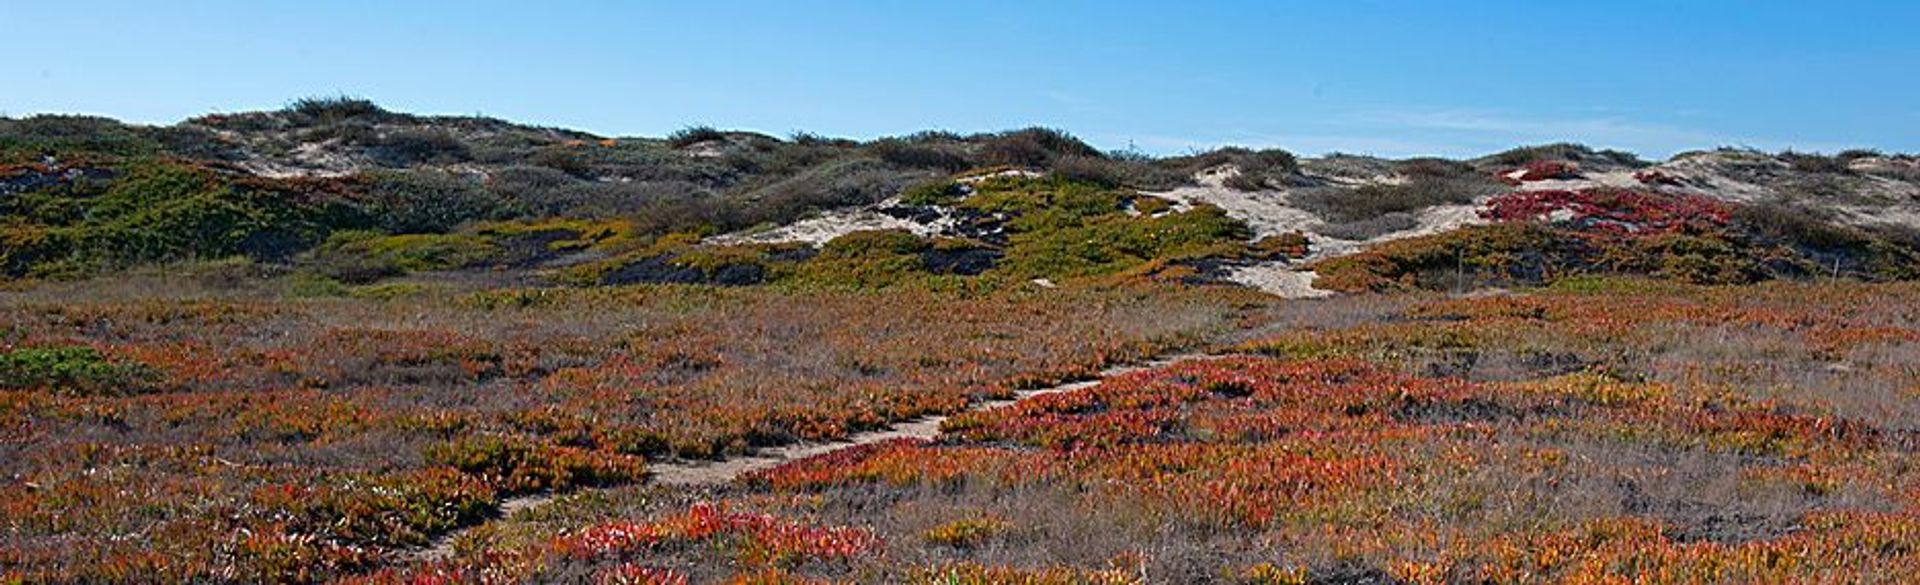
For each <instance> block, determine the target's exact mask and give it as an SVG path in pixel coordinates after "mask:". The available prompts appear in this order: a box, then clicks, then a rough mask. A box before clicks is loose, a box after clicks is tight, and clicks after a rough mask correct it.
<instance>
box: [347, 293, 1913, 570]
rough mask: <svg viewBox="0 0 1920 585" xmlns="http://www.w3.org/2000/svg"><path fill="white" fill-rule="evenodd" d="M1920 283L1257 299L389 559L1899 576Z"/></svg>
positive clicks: (568, 564) (574, 564) (643, 566)
mask: <svg viewBox="0 0 1920 585" xmlns="http://www.w3.org/2000/svg"><path fill="white" fill-rule="evenodd" d="M1916 301H1920V289H1915V288H1914V287H1913V286H1912V285H1906V284H1879V285H1875V284H1842V285H1828V284H1820V285H1789V284H1774V285H1760V286H1708V287H1702V286H1695V285H1684V284H1673V283H1663V282H1658V281H1647V280H1579V281H1568V282H1565V283H1563V284H1562V285H1560V286H1557V287H1554V288H1550V289H1542V290H1539V291H1534V292H1532V293H1530V294H1525V295H1507V296H1482V297H1460V298H1447V297H1439V296H1397V297H1344V298H1338V299H1332V300H1326V301H1313V302H1300V303H1289V304H1286V305H1277V306H1274V307H1271V308H1269V309H1268V310H1266V311H1264V314H1263V316H1262V321H1264V323H1265V325H1262V326H1259V327H1253V328H1250V329H1248V330H1245V331H1242V332H1239V333H1236V334H1233V335H1230V336H1228V337H1226V338H1221V339H1219V340H1218V341H1219V344H1217V345H1216V349H1219V350H1221V352H1223V353H1222V355H1221V356H1219V357H1215V358H1211V359H1203V360H1196V361H1188V362H1182V363H1179V364H1175V365H1171V366H1167V367H1164V368H1161V369H1157V370H1150V371H1144V372H1139V373H1134V374H1128V375H1124V376H1120V377H1117V378H1111V379H1108V380H1107V381H1105V382H1103V383H1101V384H1099V385H1097V386H1093V387H1091V388H1087V389H1084V390H1080V391H1074V392H1067V393H1060V394H1050V395H1045V396H1042V397H1037V398H1034V399H1030V400H1027V401H1023V402H1020V403H1018V404H1016V405H1013V406H1009V407H1005V408H1000V409H995V410H990V411H982V412H974V413H969V414H964V415H961V416H958V417H954V418H952V419H949V420H948V421H947V423H946V424H945V426H944V429H943V430H944V431H945V432H944V433H943V434H942V435H941V436H939V437H937V438H935V439H933V440H897V441H890V442H883V443H876V444H870V445H865V446H862V447H857V448H851V449H846V450H842V451H839V452H835V453H832V454H829V455H825V456H821V457H816V458H812V459H805V460H799V461H794V462H791V463H789V464H786V465H783V466H780V467H777V468H773V469H770V470H766V471H762V472H756V473H751V474H748V475H746V476H743V477H741V478H739V479H738V480H737V481H736V482H735V483H734V484H733V485H730V486H726V487H723V488H717V489H704V490H693V491H687V490H669V489H663V488H655V487H650V486H644V485H643V486H635V487H627V488H621V489H616V490H611V491H606V492H597V493H595V494H593V495H589V496H581V497H578V498H572V499H568V500H563V501H562V502H560V503H559V504H556V505H554V506H551V507H550V508H549V509H545V510H542V511H540V512H539V513H537V514H533V513H529V514H522V515H519V516H515V517H512V518H507V519H505V520H503V521H500V522H496V523H493V524H490V525H488V526H487V527H486V528H485V529H483V530H481V531H479V532H477V533H475V534H473V535H470V537H467V538H465V539H464V540H463V542H461V543H460V546H459V550H460V551H461V553H460V554H459V555H457V556H456V557H455V558H454V559H451V560H448V561H443V562H437V563H431V564H426V565H418V566H410V567H392V568H388V569H385V570H382V571H378V572H375V573H371V574H367V575H363V576H362V577H360V579H363V580H364V581H367V582H433V581H436V580H445V581H448V582H465V581H486V580H500V581H514V580H521V579H532V580H580V581H598V582H652V583H672V582H679V581H680V580H688V581H690V582H729V581H731V582H816V581H818V582H836V581H860V582H926V583H1132V582H1142V581H1145V582H1209V581H1211V582H1240V583H1307V582H1408V583H1443V582H1631V581H1636V580H1637V581H1652V582H1677V583H1688V582H1699V583H1708V582H1729V581H1731V582H1798V581H1842V582H1874V581H1880V582H1896V581H1898V580H1899V579H1900V576H1902V575H1908V574H1912V573H1913V572H1914V571H1915V570H1916V569H1920V556H1917V555H1920V548H1916V545H1920V475H1916V474H1915V471H1914V469H1915V468H1914V463H1915V457H1916V455H1917V454H1920V451H1917V449H1920V443H1916V439H1915V435H1914V433H1915V430H1916V429H1920V418H1916V417H1920V408H1916V405H1920V400H1917V398H1920V395H1916V394H1915V393H1916V392H1920V374H1916V371H1917V370H1916V366H1920V321H1916V320H1915V315H1914V314H1913V312H1912V307H1914V306H1920V305H1916Z"/></svg>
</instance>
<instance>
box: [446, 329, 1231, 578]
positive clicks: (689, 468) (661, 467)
mask: <svg viewBox="0 0 1920 585" xmlns="http://www.w3.org/2000/svg"><path fill="white" fill-rule="evenodd" d="M1218 357H1222V356H1217V355H1209V354H1178V355H1173V356H1168V357H1163V358H1156V359H1153V360H1149V361H1146V362H1142V363H1139V364H1132V365H1123V366H1114V367H1110V368H1107V369H1105V370H1101V372H1100V374H1099V375H1098V376H1097V377H1095V378H1094V379H1092V380H1083V381H1079V382H1069V383H1065V384H1058V385H1054V386H1048V387H1046V388H1037V389H1033V390H1021V391H1018V392H1015V393H1014V396H1013V398H1010V399H1006V400H988V401H983V402H979V403H976V404H974V405H972V406H970V407H968V408H967V412H975V411H982V410H992V409H995V408H1001V407H1005V406H1011V405H1013V404H1014V403H1017V402H1020V401H1022V400H1026V399H1029V398H1033V397H1036V396H1045V395H1048V394H1058V393H1061V392H1072V391H1075V390H1081V389H1085V388H1092V387H1093V386H1095V385H1098V384H1099V383H1100V382H1101V381H1102V380H1105V379H1107V378H1111V377H1114V376H1121V375H1125V374H1131V373H1134V372H1140V371H1145V370H1151V369H1155V368H1161V367H1165V366H1169V365H1173V364H1177V363H1181V362H1188V361H1196V360H1206V359H1215V358H1218ZM948 418H950V417H949V416H931V417H923V418H917V419H913V420H907V421H901V422H897V423H894V424H892V425H889V426H887V427H886V428H884V429H880V430H874V431H868V432H864V433H855V434H853V435H851V436H848V437H847V439H846V440H844V441H835V442H831V443H794V444H791V445H782V446H778V447H768V448H764V449H760V450H758V451H755V452H753V453H751V454H747V455H742V456H739V457H734V458H731V459H724V460H720V461H698V462H660V463H649V464H648V465H647V469H648V477H647V480H648V481H649V482H651V483H654V484H658V485H677V486H715V485H724V484H727V483H730V482H732V481H733V480H734V478H737V477H740V476H741V475H742V474H746V473H751V472H754V471H760V470H763V469H770V468H773V467H775V466H778V465H780V464H782V463H786V462H788V461H793V460H796V459H805V458H808V457H813V456H817V455H825V454H828V453H832V452H835V451H839V450H841V449H848V448H852V447H858V446H861V445H868V444H872V443H878V442H881V441H887V440H892V439H931V438H934V437H936V436H939V435H940V423H943V422H946V420H947V419H948ZM558 497H559V496H558V495H556V494H546V493H543V494H532V495H525V496H516V497H511V498H507V499H506V500H503V501H501V502H500V508H499V510H498V514H497V516H496V517H499V518H506V517H509V516H512V515H513V514H514V513H516V512H519V511H521V510H527V509H532V508H538V507H541V506H545V505H547V504H550V503H552V502H553V501H554V500H555V499H557V498H558ZM478 526H480V525H475V526H470V527H467V528H463V529H460V530H455V531H453V532H449V533H446V534H443V535H440V536H439V537H437V538H435V539H433V542H432V543H430V544H429V545H428V546H427V547H426V548H425V549H422V550H420V551H419V552H418V553H416V554H415V555H414V558H415V559H417V560H425V561H432V560H440V559H446V558H449V557H451V556H453V541H454V538H455V537H457V536H459V535H460V534H463V533H465V532H466V531H468V530H472V529H473V528H475V527H478Z"/></svg>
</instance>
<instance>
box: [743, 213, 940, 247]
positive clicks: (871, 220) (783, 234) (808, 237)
mask: <svg viewBox="0 0 1920 585" xmlns="http://www.w3.org/2000/svg"><path fill="white" fill-rule="evenodd" d="M882 205H885V204H882ZM951 224H952V220H950V219H948V218H946V217H942V218H941V219H940V220H938V221H934V222H931V223H920V222H917V221H912V220H907V219H901V218H898V217H894V216H891V215H887V214H885V213H881V212H879V211H878V210H877V209H876V208H861V209H843V210H835V211H829V212H826V213H823V214H821V215H820V216H819V217H814V218H809V219H803V220H800V221H796V222H793V223H791V224H787V225H784V226H780V227H777V228H774V229H771V230H764V231H757V232H754V231H747V232H734V233H730V234H722V235H718V236H714V237H711V238H708V239H707V241H708V242H712V243H715V244H787V243H805V244H810V245H814V246H819V245H821V244H825V243H827V242H828V241H831V240H833V239H834V238H838V237H840V236H844V235H847V234H850V233H853V232H861V231H869V230H894V229H899V230H907V231H909V232H913V234H914V235H917V236H923V237H925V236H935V235H939V234H941V233H943V232H945V231H946V230H947V229H948V228H949V227H951Z"/></svg>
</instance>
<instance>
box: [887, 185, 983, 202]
mask: <svg viewBox="0 0 1920 585" xmlns="http://www.w3.org/2000/svg"><path fill="white" fill-rule="evenodd" d="M966 195H967V189H966V187H964V186H961V185H960V184H959V183H956V182H954V181H951V180H946V179H942V180H937V181H928V182H925V183H921V184H918V185H914V186H912V187H908V188H907V189H906V190H905V191H901V192H900V202H901V203H904V204H907V205H952V204H953V203H954V202H956V201H959V200H960V198H962V197H965V196H966Z"/></svg>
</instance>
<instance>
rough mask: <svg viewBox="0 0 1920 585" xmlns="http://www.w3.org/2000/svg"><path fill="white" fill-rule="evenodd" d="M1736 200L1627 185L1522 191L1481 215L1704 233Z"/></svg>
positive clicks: (1617, 229) (1619, 229) (1606, 228)
mask: <svg viewBox="0 0 1920 585" xmlns="http://www.w3.org/2000/svg"><path fill="white" fill-rule="evenodd" d="M1733 210H1734V206H1733V204H1730V203H1726V202H1723V201H1719V200H1716V199H1713V198H1709V197H1705V196H1700V195H1662V194H1656V193H1645V192H1641V191H1632V190H1626V189H1606V188H1598V189H1582V190H1579V191H1565V190H1555V191H1522V192H1518V193H1510V194H1507V195H1502V196H1500V197H1496V198H1494V199H1493V200H1492V201H1489V202H1488V203H1487V209H1486V210H1484V211H1482V212H1480V215H1481V217H1484V218H1487V219H1490V220H1493V221H1497V222H1513V221H1541V220H1551V221H1553V222H1555V223H1565V224H1571V225H1574V226H1576V227H1578V228H1581V229H1587V230H1593V231H1598V232H1602V233H1609V234H1615V235H1627V236H1651V235H1659V234H1674V233H1683V234H1700V233H1709V232H1714V231H1718V230H1721V229H1724V228H1725V227H1726V226H1727V224H1728V223H1729V222H1730V221H1731V220H1732V216H1733Z"/></svg>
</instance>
